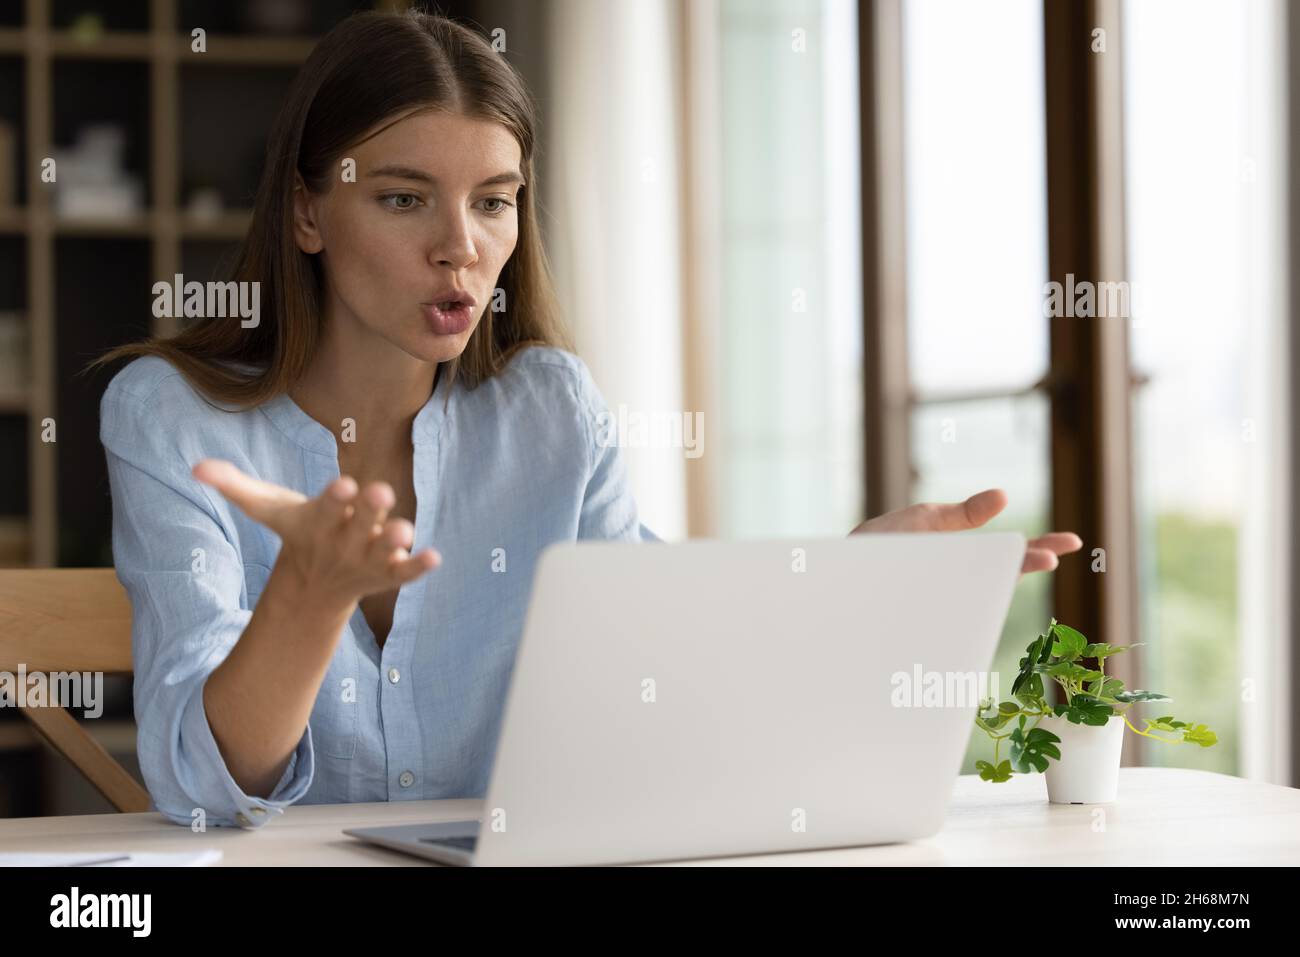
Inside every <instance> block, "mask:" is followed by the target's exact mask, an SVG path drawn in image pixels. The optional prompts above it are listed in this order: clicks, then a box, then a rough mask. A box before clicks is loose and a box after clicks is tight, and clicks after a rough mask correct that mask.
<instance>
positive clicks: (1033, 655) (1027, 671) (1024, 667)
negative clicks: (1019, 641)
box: [1011, 635, 1047, 695]
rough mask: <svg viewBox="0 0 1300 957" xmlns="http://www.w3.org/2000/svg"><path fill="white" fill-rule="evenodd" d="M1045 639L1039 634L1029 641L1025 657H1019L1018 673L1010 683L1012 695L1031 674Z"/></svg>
mask: <svg viewBox="0 0 1300 957" xmlns="http://www.w3.org/2000/svg"><path fill="white" fill-rule="evenodd" d="M1046 641H1047V639H1046V638H1044V637H1043V636H1042V635H1040V636H1038V637H1037V638H1035V639H1034V640H1033V641H1031V642H1030V643H1029V647H1028V648H1026V649H1025V657H1023V658H1021V659H1020V674H1019V675H1017V676H1016V680H1015V682H1014V683H1013V684H1012V685H1011V693H1012V694H1013V695H1015V694H1017V693H1018V692H1019V691H1020V689H1021V688H1022V687H1023V686H1024V685H1025V683H1026V682H1028V680H1029V678H1030V677H1031V676H1032V675H1033V673H1034V666H1035V665H1036V664H1038V656H1039V653H1040V652H1041V651H1042V649H1043V645H1044V644H1045V643H1046Z"/></svg>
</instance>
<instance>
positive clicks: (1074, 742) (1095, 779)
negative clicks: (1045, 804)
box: [1038, 715, 1124, 804]
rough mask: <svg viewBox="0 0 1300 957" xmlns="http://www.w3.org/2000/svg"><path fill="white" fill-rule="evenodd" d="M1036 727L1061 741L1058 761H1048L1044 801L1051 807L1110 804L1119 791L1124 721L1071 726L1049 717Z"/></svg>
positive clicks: (1114, 718)
mask: <svg viewBox="0 0 1300 957" xmlns="http://www.w3.org/2000/svg"><path fill="white" fill-rule="evenodd" d="M1038 727H1040V728H1042V729H1043V730H1045V731H1050V732H1052V734H1054V735H1056V736H1057V737H1058V738H1060V739H1061V743H1060V744H1058V745H1057V747H1058V748H1060V749H1061V758H1060V760H1059V761H1058V760H1056V759H1055V758H1048V763H1047V771H1046V776H1047V800H1048V801H1050V802H1051V803H1053V804H1109V803H1111V802H1112V801H1114V800H1115V795H1116V793H1117V792H1118V790H1119V754H1120V751H1121V749H1122V748H1123V747H1124V718H1123V717H1122V716H1121V715H1112V716H1111V719H1110V721H1108V722H1106V724H1105V725H1104V726H1102V725H1091V724H1072V723H1070V722H1069V721H1067V720H1066V719H1065V718H1058V717H1055V716H1053V717H1049V718H1044V719H1043V720H1042V721H1041V722H1039V724H1038Z"/></svg>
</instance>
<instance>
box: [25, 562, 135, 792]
mask: <svg viewBox="0 0 1300 957" xmlns="http://www.w3.org/2000/svg"><path fill="white" fill-rule="evenodd" d="M20 665H25V666H26V671H27V673H28V674H29V675H30V674H32V673H34V672H45V673H47V674H48V673H50V672H58V671H63V672H72V671H78V672H79V671H102V672H103V673H104V674H106V675H108V674H114V675H126V674H131V669H132V665H131V603H130V601H129V599H128V598H127V595H126V591H125V589H123V588H122V585H121V583H120V582H119V581H118V580H117V574H116V573H115V572H114V571H113V569H111V568H42V569H0V671H7V672H9V673H10V674H12V675H14V676H15V678H16V677H17V675H18V669H19V666H20ZM21 712H22V714H23V716H24V717H26V718H27V720H28V721H30V722H31V723H32V725H33V726H34V727H35V728H36V730H37V732H38V733H39V734H40V735H41V737H42V738H44V739H45V740H46V741H47V742H49V744H50V746H51V747H52V748H54V750H55V751H57V752H59V753H60V754H62V755H63V756H64V757H65V758H67V759H68V760H69V761H71V762H72V764H73V766H74V767H76V769H77V770H78V771H80V772H81V773H82V774H83V775H85V777H86V779H87V780H89V781H90V783H91V784H93V785H94V786H95V788H96V789H98V791H99V793H100V794H102V795H104V797H105V798H107V799H108V801H109V802H110V803H111V804H112V805H113V806H114V807H115V808H117V809H118V810H119V811H127V812H129V811H147V810H149V792H148V791H146V790H145V789H144V788H143V787H141V786H140V783H139V782H138V781H136V779H135V778H133V777H132V776H131V775H130V773H129V772H128V771H127V770H126V769H125V768H124V767H122V765H120V764H118V762H117V761H115V760H114V759H113V757H112V755H110V754H109V753H108V752H107V751H105V750H104V748H103V746H102V745H100V743H99V742H98V741H96V740H95V739H94V738H92V737H91V736H90V734H89V733H88V732H87V731H86V730H85V728H84V727H83V726H82V725H81V724H80V723H78V722H77V720H76V719H75V718H74V717H73V716H72V715H71V714H70V713H69V712H68V711H66V710H64V709H63V708H54V707H43V708H22V709H21Z"/></svg>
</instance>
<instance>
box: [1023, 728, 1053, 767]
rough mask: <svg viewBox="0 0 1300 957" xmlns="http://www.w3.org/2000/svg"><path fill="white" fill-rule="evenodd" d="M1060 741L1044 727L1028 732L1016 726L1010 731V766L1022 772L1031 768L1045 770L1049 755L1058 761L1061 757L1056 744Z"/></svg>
mask: <svg viewBox="0 0 1300 957" xmlns="http://www.w3.org/2000/svg"><path fill="white" fill-rule="evenodd" d="M1060 741H1061V739H1060V738H1058V737H1057V736H1056V735H1054V734H1052V732H1050V731H1047V730H1046V729H1044V728H1033V729H1031V730H1030V731H1029V732H1028V733H1026V732H1025V731H1024V730H1023V729H1022V728H1017V729H1016V730H1015V731H1012V732H1011V766H1012V767H1013V768H1015V770H1017V771H1019V772H1021V773H1022V774H1024V773H1028V772H1029V771H1030V770H1031V769H1032V770H1034V771H1038V772H1040V773H1041V772H1043V771H1046V770H1047V763H1048V762H1047V759H1048V758H1049V757H1053V758H1056V759H1057V760H1058V761H1059V760H1060V758H1061V750H1060V748H1058V747H1057V746H1056V745H1057V744H1059V743H1060Z"/></svg>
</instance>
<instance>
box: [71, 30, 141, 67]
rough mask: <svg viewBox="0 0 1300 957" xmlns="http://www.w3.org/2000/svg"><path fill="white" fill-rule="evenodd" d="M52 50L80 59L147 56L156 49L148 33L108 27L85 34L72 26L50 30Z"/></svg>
mask: <svg viewBox="0 0 1300 957" xmlns="http://www.w3.org/2000/svg"><path fill="white" fill-rule="evenodd" d="M49 38H50V39H49V45H50V53H51V54H52V55H53V56H57V57H62V58H64V59H70V60H71V59H77V60H147V59H149V55H150V54H151V53H152V52H153V37H152V35H150V34H148V33H132V32H126V31H111V30H105V31H104V32H103V33H98V34H94V35H93V36H86V35H84V34H80V33H75V32H73V31H71V30H51V31H50V33H49Z"/></svg>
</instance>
